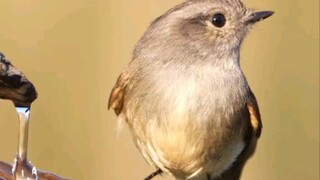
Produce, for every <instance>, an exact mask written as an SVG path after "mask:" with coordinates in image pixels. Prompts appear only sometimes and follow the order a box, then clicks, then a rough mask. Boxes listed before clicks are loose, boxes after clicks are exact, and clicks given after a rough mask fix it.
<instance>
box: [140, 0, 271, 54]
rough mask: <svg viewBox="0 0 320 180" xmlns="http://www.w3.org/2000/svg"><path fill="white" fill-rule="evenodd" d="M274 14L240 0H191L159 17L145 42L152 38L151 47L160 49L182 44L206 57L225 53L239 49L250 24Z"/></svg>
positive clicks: (150, 28)
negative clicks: (245, 4)
mask: <svg viewBox="0 0 320 180" xmlns="http://www.w3.org/2000/svg"><path fill="white" fill-rule="evenodd" d="M272 14H273V12H272V11H261V12H253V11H252V10H251V9H247V8H246V7H245V6H244V4H243V3H242V2H241V1H240V0H188V1H186V2H184V3H182V4H180V5H177V6H175V7H174V8H172V9H170V10H169V11H167V12H166V13H165V14H164V15H162V16H160V17H159V18H158V19H156V20H155V21H154V22H153V23H152V25H151V26H150V27H149V29H148V31H147V32H146V33H145V35H144V37H143V38H142V40H141V41H142V42H141V44H148V43H149V41H151V42H152V43H150V45H149V47H153V49H157V48H158V49H160V48H162V50H160V51H163V50H164V49H165V48H172V47H173V46H181V47H182V49H186V48H189V49H190V50H193V53H200V54H202V55H203V56H206V55H210V54H217V55H219V54H220V55H223V53H226V52H230V51H232V50H239V48H240V45H241V42H242V41H243V39H244V37H245V36H246V34H247V32H248V31H249V29H250V27H251V26H252V25H253V24H255V23H256V22H258V21H260V20H263V19H265V18H267V17H269V16H271V15H272ZM166 43H167V44H166ZM137 47H138V50H139V44H138V46H137ZM221 53H222V54H221Z"/></svg>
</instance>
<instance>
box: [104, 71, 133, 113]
mask: <svg viewBox="0 0 320 180" xmlns="http://www.w3.org/2000/svg"><path fill="white" fill-rule="evenodd" d="M129 80H130V73H129V72H128V71H124V72H122V73H121V74H120V76H119V77H118V80H117V82H116V84H115V85H114V87H113V89H112V91H111V94H110V97H109V103H108V109H110V108H112V109H113V110H114V111H115V113H116V114H117V115H119V114H120V112H121V111H122V108H123V98H124V94H125V91H126V88H127V85H128V82H129Z"/></svg>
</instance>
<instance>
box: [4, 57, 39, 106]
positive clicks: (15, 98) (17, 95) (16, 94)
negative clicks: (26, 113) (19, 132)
mask: <svg viewBox="0 0 320 180" xmlns="http://www.w3.org/2000/svg"><path fill="white" fill-rule="evenodd" d="M0 98H1V99H8V100H11V101H12V102H13V103H14V105H15V106H30V104H31V103H32V102H33V101H34V100H35V99H36V98H37V91H36V89H35V87H34V86H33V84H32V83H31V82H30V81H29V80H28V79H27V78H26V76H25V75H24V74H23V73H22V72H21V71H19V70H18V69H17V68H15V67H14V66H13V65H12V64H11V62H10V61H9V59H7V58H6V57H5V56H4V54H2V53H1V52H0Z"/></svg>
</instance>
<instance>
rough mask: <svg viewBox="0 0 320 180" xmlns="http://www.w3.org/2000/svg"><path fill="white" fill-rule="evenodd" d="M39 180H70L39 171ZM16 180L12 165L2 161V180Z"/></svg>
mask: <svg viewBox="0 0 320 180" xmlns="http://www.w3.org/2000/svg"><path fill="white" fill-rule="evenodd" d="M38 178H39V180H69V179H66V178H62V177H60V176H58V175H56V174H53V173H50V172H46V171H41V170H38ZM2 179H3V180H14V178H13V174H12V165H10V164H7V163H5V162H2V161H0V180H2Z"/></svg>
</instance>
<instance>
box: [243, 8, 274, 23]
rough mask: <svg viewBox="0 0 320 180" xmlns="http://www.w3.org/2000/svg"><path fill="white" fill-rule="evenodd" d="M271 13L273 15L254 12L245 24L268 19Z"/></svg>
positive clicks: (265, 12) (269, 12) (268, 12)
mask: <svg viewBox="0 0 320 180" xmlns="http://www.w3.org/2000/svg"><path fill="white" fill-rule="evenodd" d="M273 13H274V12H273V11H261V12H254V13H252V14H251V15H250V16H249V18H248V20H247V21H246V23H247V24H254V23H256V22H259V21H262V20H264V19H266V18H268V17H270V16H271V15H272V14H273Z"/></svg>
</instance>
